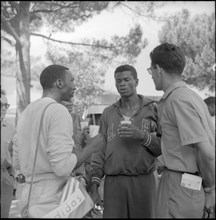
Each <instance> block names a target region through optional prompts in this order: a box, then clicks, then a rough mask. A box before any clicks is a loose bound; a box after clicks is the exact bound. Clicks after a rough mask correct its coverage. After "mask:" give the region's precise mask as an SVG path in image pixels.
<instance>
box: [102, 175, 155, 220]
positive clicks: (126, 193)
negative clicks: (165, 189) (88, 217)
mask: <svg viewBox="0 0 216 220" xmlns="http://www.w3.org/2000/svg"><path fill="white" fill-rule="evenodd" d="M155 202H156V184H155V178H154V174H153V173H152V174H148V175H139V176H126V175H118V176H106V177H105V182H104V212H103V217H104V218H154V217H155V214H154V213H155Z"/></svg>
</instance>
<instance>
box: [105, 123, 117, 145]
mask: <svg viewBox="0 0 216 220" xmlns="http://www.w3.org/2000/svg"><path fill="white" fill-rule="evenodd" d="M115 136H116V134H114V123H112V124H111V126H110V127H109V128H108V131H107V142H110V141H112V139H113V138H114V137H115Z"/></svg>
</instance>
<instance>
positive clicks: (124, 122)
mask: <svg viewBox="0 0 216 220" xmlns="http://www.w3.org/2000/svg"><path fill="white" fill-rule="evenodd" d="M120 123H121V124H131V121H121V122H120Z"/></svg>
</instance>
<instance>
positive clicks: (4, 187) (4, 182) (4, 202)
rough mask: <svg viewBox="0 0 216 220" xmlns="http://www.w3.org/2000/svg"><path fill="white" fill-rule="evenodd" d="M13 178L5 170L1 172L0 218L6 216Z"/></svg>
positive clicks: (8, 209)
mask: <svg viewBox="0 0 216 220" xmlns="http://www.w3.org/2000/svg"><path fill="white" fill-rule="evenodd" d="M13 189H14V178H13V177H12V176H10V175H9V174H8V172H7V170H6V171H3V172H1V218H8V216H9V211H10V206H11V202H12V199H13Z"/></svg>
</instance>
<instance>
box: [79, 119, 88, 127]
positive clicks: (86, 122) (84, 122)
mask: <svg viewBox="0 0 216 220" xmlns="http://www.w3.org/2000/svg"><path fill="white" fill-rule="evenodd" d="M80 124H81V129H83V128H84V127H86V126H88V125H89V122H88V121H81V122H80Z"/></svg>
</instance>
